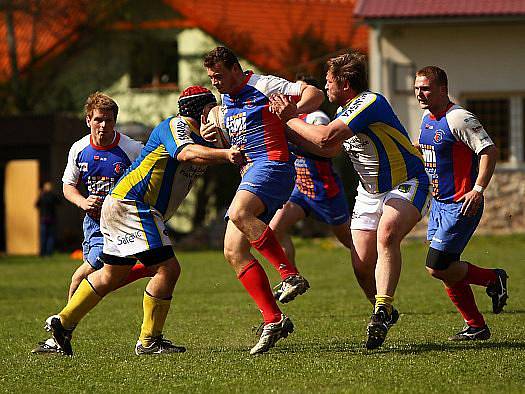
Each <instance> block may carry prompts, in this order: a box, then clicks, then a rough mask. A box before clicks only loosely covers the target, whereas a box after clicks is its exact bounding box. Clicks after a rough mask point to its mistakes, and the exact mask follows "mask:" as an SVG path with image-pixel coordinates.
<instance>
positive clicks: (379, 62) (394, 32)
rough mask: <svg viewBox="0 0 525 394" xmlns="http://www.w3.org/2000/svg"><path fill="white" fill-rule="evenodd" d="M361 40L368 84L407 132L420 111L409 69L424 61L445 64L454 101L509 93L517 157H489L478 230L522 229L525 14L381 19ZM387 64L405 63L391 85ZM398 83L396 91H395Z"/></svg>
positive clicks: (415, 131)
mask: <svg viewBox="0 0 525 394" xmlns="http://www.w3.org/2000/svg"><path fill="white" fill-rule="evenodd" d="M376 27H377V26H376ZM369 44H370V71H371V72H370V77H371V80H370V83H371V88H372V89H373V90H377V91H380V92H383V93H384V94H385V95H386V96H387V98H388V99H389V100H390V102H391V103H392V106H393V107H394V110H395V111H396V113H397V114H398V116H399V118H400V120H401V122H402V123H403V124H404V125H405V126H406V128H407V130H408V131H409V133H410V134H411V136H412V138H414V139H415V138H417V137H418V135H419V126H420V120H421V115H422V111H421V109H420V108H419V105H418V103H417V101H416V99H415V97H414V93H413V78H414V75H413V73H414V72H415V71H417V70H418V69H420V68H422V67H424V66H427V65H437V66H440V67H442V68H443V69H445V70H446V71H447V74H448V78H449V92H450V97H451V99H452V100H453V101H455V102H458V103H460V104H461V103H464V100H465V98H466V97H498V96H501V97H505V98H508V99H509V100H510V102H511V105H513V106H514V110H513V114H514V115H513V116H512V120H511V126H510V127H511V129H512V130H511V133H510V134H511V136H510V138H511V145H514V147H512V146H511V151H512V150H514V152H520V151H521V154H518V156H519V157H517V158H516V157H515V156H512V154H511V157H510V159H509V162H506V163H503V162H499V163H498V164H497V167H496V172H495V174H494V177H493V179H492V182H491V184H490V185H489V188H488V189H487V191H486V193H485V195H486V206H485V214H484V217H483V219H482V221H481V223H480V226H479V230H478V232H481V233H483V232H485V233H487V232H491V233H493V232H498V233H502V232H503V233H504V232H524V231H525V208H524V206H523V205H524V203H523V197H524V195H525V172H524V171H523V169H524V168H525V165H524V157H523V151H522V150H523V147H522V146H523V140H524V137H523V133H524V127H523V124H524V117H525V114H524V112H525V110H524V109H523V107H525V105H524V104H523V103H524V102H525V101H524V100H525V73H524V72H523V69H524V66H525V50H524V48H525V22H522V23H518V22H513V23H510V22H509V23H497V22H496V21H494V22H493V23H472V22H471V23H463V24H461V23H453V22H450V23H446V24H433V23H427V24H424V25H423V24H421V25H410V24H404V25H383V26H381V28H380V30H378V29H377V28H376V29H375V30H373V34H371V35H370V42H369ZM395 64H397V65H398V67H399V66H402V65H405V66H408V67H406V68H404V71H405V73H404V74H403V72H401V73H400V74H401V78H399V79H398V80H397V82H398V83H397V87H398V90H397V91H396V89H395V87H396V81H395V78H394V70H395V66H394V65H395ZM400 68H401V69H403V67H400ZM403 76H404V77H405V79H403V78H402V77H403ZM403 86H404V88H405V89H404V91H399V87H403ZM488 131H489V133H490V130H488ZM516 145H518V146H516ZM511 153H512V152H511ZM425 224H426V219H425V220H424V221H423V222H422V223H420V224H419V225H418V226H417V227H416V229H415V230H414V232H413V234H415V235H424V233H425Z"/></svg>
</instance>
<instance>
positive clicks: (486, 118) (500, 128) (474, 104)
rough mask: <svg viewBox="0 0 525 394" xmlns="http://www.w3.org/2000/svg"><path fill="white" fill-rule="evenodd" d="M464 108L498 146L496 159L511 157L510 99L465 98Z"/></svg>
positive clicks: (503, 159)
mask: <svg viewBox="0 0 525 394" xmlns="http://www.w3.org/2000/svg"><path fill="white" fill-rule="evenodd" d="M466 108H467V109H468V110H469V111H470V112H472V113H474V114H475V115H476V116H477V117H478V119H479V120H480V122H481V124H482V125H483V127H484V128H485V130H487V132H488V133H489V135H490V138H492V141H494V143H495V144H496V146H497V147H498V152H499V157H498V161H504V162H507V161H509V159H510V157H511V152H510V145H511V144H510V140H511V136H510V132H511V128H510V119H511V118H510V100H509V99H508V98H494V99H490V98H487V99H467V100H466ZM520 159H521V160H523V158H520Z"/></svg>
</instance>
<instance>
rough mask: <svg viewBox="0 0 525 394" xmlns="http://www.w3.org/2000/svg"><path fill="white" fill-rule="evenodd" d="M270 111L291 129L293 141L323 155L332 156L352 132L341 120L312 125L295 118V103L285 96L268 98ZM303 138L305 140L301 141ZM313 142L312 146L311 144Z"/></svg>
mask: <svg viewBox="0 0 525 394" xmlns="http://www.w3.org/2000/svg"><path fill="white" fill-rule="evenodd" d="M270 103H271V104H270V105H271V111H272V112H274V113H275V114H276V115H277V116H279V118H280V119H281V120H282V121H283V122H286V125H287V126H288V127H289V128H290V129H291V131H290V132H289V137H290V139H291V141H292V142H293V143H295V144H296V145H298V146H300V147H301V148H304V149H306V150H309V151H311V152H312V153H315V154H318V155H320V156H324V157H334V156H337V154H338V153H339V152H340V151H341V144H342V142H343V141H344V140H346V139H348V138H350V137H351V136H352V135H353V133H352V131H351V130H350V128H349V127H348V126H347V125H346V124H345V123H343V122H342V121H341V120H338V119H336V120H333V121H332V122H330V123H329V124H328V125H326V126H324V125H312V124H308V123H306V122H304V121H302V120H301V119H299V118H297V117H296V116H297V115H296V114H297V109H296V107H295V104H294V103H293V102H292V101H291V100H289V99H288V98H287V97H286V96H283V95H275V96H272V97H271V99H270ZM301 139H304V140H305V141H301ZM312 144H313V146H312ZM312 149H315V150H316V151H313V150H312Z"/></svg>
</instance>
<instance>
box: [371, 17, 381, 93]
mask: <svg viewBox="0 0 525 394" xmlns="http://www.w3.org/2000/svg"><path fill="white" fill-rule="evenodd" d="M382 34H383V26H382V25H381V23H380V22H376V23H375V24H374V25H372V40H373V41H372V43H371V44H372V45H371V47H372V52H371V53H370V58H371V59H374V61H373V62H372V64H371V66H372V67H371V70H370V71H371V75H370V76H371V77H372V78H371V80H372V81H373V86H370V88H371V89H372V90H374V91H376V92H382V91H383V53H382V51H381V38H382Z"/></svg>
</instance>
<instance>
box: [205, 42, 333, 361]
mask: <svg viewBox="0 0 525 394" xmlns="http://www.w3.org/2000/svg"><path fill="white" fill-rule="evenodd" d="M204 67H205V68H206V71H207V73H208V77H209V78H210V81H211V83H212V85H213V86H214V87H215V88H216V89H217V90H218V91H219V93H221V95H222V105H223V108H224V122H223V123H224V124H225V128H226V131H227V133H228V134H229V136H230V140H231V142H232V144H235V145H237V146H238V147H239V148H240V149H241V150H242V152H243V153H244V155H245V159H246V164H245V165H244V166H243V167H242V168H241V176H242V179H241V182H240V184H239V187H238V189H237V191H236V194H235V197H234V198H233V201H232V203H231V205H230V207H229V209H228V213H227V219H229V220H228V223H227V226H226V234H225V237H224V255H225V257H226V260H227V261H228V262H229V263H230V265H231V266H232V267H233V269H234V270H235V272H236V274H237V277H238V279H239V280H240V281H241V283H242V284H243V286H244V287H245V288H246V290H247V291H248V293H249V294H250V296H251V297H252V298H253V300H254V301H255V303H256V304H257V306H258V307H259V309H260V311H261V312H262V315H263V320H264V323H265V324H264V328H263V330H262V333H261V336H260V338H259V341H258V343H257V344H256V345H255V346H254V347H253V348H252V349H251V351H250V353H251V354H259V353H264V352H266V351H268V350H269V349H270V348H271V347H272V346H273V345H274V344H275V342H276V341H277V340H279V339H280V338H285V337H287V336H288V334H289V333H290V332H292V331H293V323H292V321H291V320H290V319H289V318H288V317H287V316H285V315H283V314H282V312H281V310H280V309H279V307H278V306H277V304H276V302H275V299H274V298H273V294H272V290H271V287H270V284H269V282H268V277H267V276H266V273H265V271H264V269H263V268H262V267H261V265H260V264H259V262H258V261H257V260H256V258H255V257H254V256H253V255H252V254H251V252H250V249H251V248H252V247H253V248H255V249H256V250H257V251H259V252H260V253H261V254H262V255H263V256H264V257H265V258H266V259H267V260H268V261H269V262H270V263H271V264H272V265H273V266H274V267H275V268H276V269H277V270H278V272H279V274H280V276H281V279H282V282H283V285H282V290H283V296H282V297H284V298H286V299H287V300H292V299H294V298H295V297H296V296H297V295H300V294H303V293H304V292H305V291H306V290H307V289H308V287H309V284H308V281H307V280H306V279H305V278H303V277H302V276H301V275H299V273H298V271H297V269H296V268H295V266H294V265H293V264H292V263H291V262H290V261H289V260H288V258H287V257H286V254H285V253H284V251H283V249H282V247H281V245H280V243H279V241H278V240H277V238H276V237H275V234H274V232H273V231H272V229H271V228H270V227H269V226H268V223H269V222H270V220H271V219H272V217H273V215H274V214H275V212H276V211H277V210H278V209H279V208H281V207H282V206H283V204H284V203H285V202H286V201H287V200H288V198H289V197H290V194H291V192H292V189H293V186H294V176H295V171H294V166H293V160H292V156H291V155H290V153H289V151H288V145H287V139H286V134H285V131H284V126H283V124H282V122H281V120H280V119H279V118H278V117H277V116H275V115H274V114H272V113H270V111H269V101H268V99H269V96H270V95H271V94H274V93H282V94H285V95H289V96H296V97H297V98H298V99H299V101H298V104H297V106H298V108H299V110H300V111H302V112H305V113H308V112H312V111H314V110H316V109H317V108H318V107H319V106H320V105H321V103H322V101H323V94H322V92H321V91H320V90H319V89H316V88H315V87H313V86H308V85H307V84H305V83H302V82H297V83H292V82H289V81H287V80H284V79H282V78H278V77H275V76H262V75H257V74H254V73H253V72H251V71H248V72H246V73H245V72H244V71H243V70H242V68H241V65H240V64H239V60H238V59H237V57H236V56H235V54H234V53H233V52H232V51H231V50H229V49H228V48H225V47H217V48H215V49H213V50H212V51H211V52H209V53H208V54H207V55H206V56H205V58H204Z"/></svg>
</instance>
